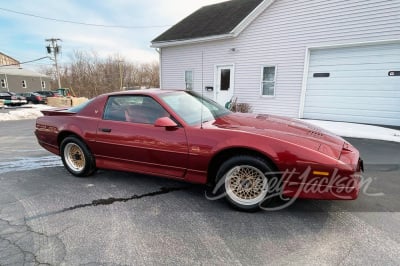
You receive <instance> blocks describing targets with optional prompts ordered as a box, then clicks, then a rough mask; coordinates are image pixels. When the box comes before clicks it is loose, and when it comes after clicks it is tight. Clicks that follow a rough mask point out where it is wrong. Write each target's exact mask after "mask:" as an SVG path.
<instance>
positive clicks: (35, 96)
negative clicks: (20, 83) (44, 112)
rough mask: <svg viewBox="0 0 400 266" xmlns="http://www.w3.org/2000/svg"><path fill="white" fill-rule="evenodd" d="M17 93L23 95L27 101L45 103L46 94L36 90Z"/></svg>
mask: <svg viewBox="0 0 400 266" xmlns="http://www.w3.org/2000/svg"><path fill="white" fill-rule="evenodd" d="M17 95H20V96H23V97H25V98H26V101H27V102H28V103H34V104H40V103H41V104H46V103H47V96H45V95H40V94H39V93H36V92H21V93H18V94H17Z"/></svg>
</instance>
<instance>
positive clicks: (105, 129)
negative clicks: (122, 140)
mask: <svg viewBox="0 0 400 266" xmlns="http://www.w3.org/2000/svg"><path fill="white" fill-rule="evenodd" d="M100 130H101V131H103V132H106V133H110V132H111V128H100Z"/></svg>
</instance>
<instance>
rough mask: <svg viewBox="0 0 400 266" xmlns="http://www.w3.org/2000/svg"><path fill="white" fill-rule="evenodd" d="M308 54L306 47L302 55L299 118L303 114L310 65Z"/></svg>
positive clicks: (308, 50)
mask: <svg viewBox="0 0 400 266" xmlns="http://www.w3.org/2000/svg"><path fill="white" fill-rule="evenodd" d="M310 54H311V49H310V48H306V51H305V55H304V69H303V81H302V83H301V95H300V106H299V118H303V116H304V106H305V103H306V90H307V81H308V68H309V65H310Z"/></svg>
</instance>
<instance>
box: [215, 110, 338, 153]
mask: <svg viewBox="0 0 400 266" xmlns="http://www.w3.org/2000/svg"><path fill="white" fill-rule="evenodd" d="M212 125H213V126H216V127H218V128H225V129H230V130H238V131H245V132H249V133H254V134H261V135H265V136H269V137H271V138H275V139H280V140H282V141H285V142H290V143H293V144H295V145H300V146H304V147H307V148H311V149H315V150H318V151H320V152H321V153H324V154H326V155H328V156H331V157H334V158H336V159H338V158H339V157H340V154H341V151H342V149H343V146H344V143H345V140H344V139H342V138H341V137H339V136H336V135H335V134H333V133H331V132H329V131H327V130H324V129H322V128H320V127H317V126H314V125H311V124H308V123H306V122H303V121H301V120H297V119H292V118H287V117H282V116H275V115H263V114H262V115H260V114H259V115H257V114H242V113H232V114H229V115H225V116H223V117H220V118H218V119H216V120H215V121H214V122H213V123H212Z"/></svg>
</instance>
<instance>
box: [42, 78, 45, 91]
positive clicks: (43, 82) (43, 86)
mask: <svg viewBox="0 0 400 266" xmlns="http://www.w3.org/2000/svg"><path fill="white" fill-rule="evenodd" d="M42 89H46V81H43V80H42Z"/></svg>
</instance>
